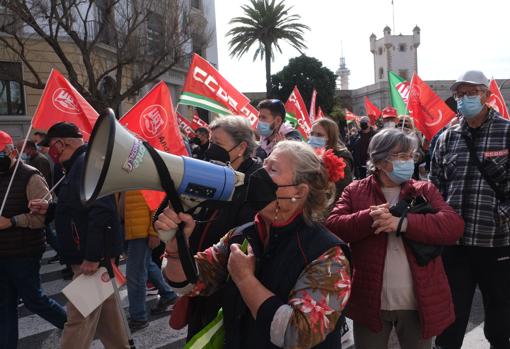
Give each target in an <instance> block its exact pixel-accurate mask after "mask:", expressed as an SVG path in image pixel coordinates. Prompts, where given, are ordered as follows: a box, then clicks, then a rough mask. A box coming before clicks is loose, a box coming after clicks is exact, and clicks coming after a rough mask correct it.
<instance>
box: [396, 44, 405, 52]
mask: <svg viewBox="0 0 510 349" xmlns="http://www.w3.org/2000/svg"><path fill="white" fill-rule="evenodd" d="M398 50H399V51H400V52H406V50H407V46H406V44H399V45H398Z"/></svg>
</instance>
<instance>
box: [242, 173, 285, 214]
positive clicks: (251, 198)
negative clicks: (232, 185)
mask: <svg viewBox="0 0 510 349" xmlns="http://www.w3.org/2000/svg"><path fill="white" fill-rule="evenodd" d="M277 190H278V186H277V185H276V184H275V183H274V182H273V180H272V179H271V176H269V174H268V173H267V171H266V170H265V169H264V168H261V169H258V170H257V171H255V172H253V173H252V174H251V175H250V177H249V178H248V190H247V191H246V202H247V203H248V204H249V205H250V206H251V207H252V208H253V209H254V210H255V211H257V212H258V211H260V210H262V209H263V208H264V207H266V206H267V205H269V204H270V203H271V202H273V201H274V200H276V191H277Z"/></svg>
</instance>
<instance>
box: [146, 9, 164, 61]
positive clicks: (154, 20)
mask: <svg viewBox="0 0 510 349" xmlns="http://www.w3.org/2000/svg"><path fill="white" fill-rule="evenodd" d="M164 36H165V33H164V30H163V16H162V15H161V14H159V13H156V12H152V11H149V13H148V15H147V41H148V44H149V51H150V52H158V51H160V50H163V49H164Z"/></svg>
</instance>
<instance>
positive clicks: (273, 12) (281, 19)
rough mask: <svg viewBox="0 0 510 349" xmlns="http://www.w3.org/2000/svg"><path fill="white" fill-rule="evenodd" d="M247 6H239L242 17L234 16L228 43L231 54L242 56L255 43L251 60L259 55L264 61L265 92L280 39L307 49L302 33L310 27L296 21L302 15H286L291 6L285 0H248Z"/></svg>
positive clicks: (300, 48)
mask: <svg viewBox="0 0 510 349" xmlns="http://www.w3.org/2000/svg"><path fill="white" fill-rule="evenodd" d="M250 2H251V4H250V5H244V6H241V9H242V10H243V12H244V16H242V17H235V18H232V19H231V20H230V24H233V25H238V26H236V27H234V28H232V29H230V30H229V31H228V32H227V36H231V39H230V42H229V48H230V56H231V57H235V56H237V57H241V56H243V55H244V54H245V53H246V52H248V50H249V49H250V48H251V47H252V46H253V44H258V47H257V49H256V50H255V54H254V56H253V60H256V59H257V57H258V56H259V55H260V59H264V58H265V61H266V95H267V97H268V98H269V97H270V93H271V92H270V91H271V60H273V59H274V50H275V49H276V50H278V52H279V53H282V49H281V47H280V40H284V41H286V42H288V43H289V44H290V45H291V46H292V47H294V48H295V49H296V50H298V51H299V52H300V53H301V50H303V49H306V45H305V43H304V38H303V34H304V32H305V30H310V27H308V26H307V25H305V24H302V23H298V22H299V20H300V19H301V16H299V15H296V14H289V12H290V10H291V9H292V7H285V4H284V0H281V1H280V2H278V3H276V0H250Z"/></svg>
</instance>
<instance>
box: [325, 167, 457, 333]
mask: <svg viewBox="0 0 510 349" xmlns="http://www.w3.org/2000/svg"><path fill="white" fill-rule="evenodd" d="M415 195H423V196H424V197H425V198H427V200H428V201H429V202H430V204H431V205H432V207H434V208H436V209H438V212H437V213H434V214H408V216H407V217H408V224H407V230H406V232H405V233H404V234H405V236H406V237H407V238H409V239H412V240H415V241H418V242H422V243H425V244H435V245H453V244H455V242H456V241H457V240H458V239H459V238H460V236H461V235H462V233H463V231H464V221H463V220H462V218H461V217H460V216H459V215H458V214H457V213H456V212H455V211H454V210H453V209H452V208H451V207H450V206H448V204H447V203H445V202H444V200H443V198H442V196H441V194H440V193H439V191H438V190H437V189H436V187H434V185H433V184H431V183H429V182H424V181H415V180H410V181H408V182H406V183H405V184H403V185H402V190H401V192H400V198H401V199H402V198H405V197H409V196H415ZM385 202H386V200H385V198H384V195H383V193H382V191H381V187H380V185H379V183H378V181H377V180H376V178H375V177H374V176H370V177H368V178H365V179H363V180H360V181H355V182H353V183H351V184H350V185H349V186H348V187H347V188H345V190H344V192H343V194H342V197H341V198H340V199H339V200H338V202H337V203H336V205H335V208H334V209H333V210H332V212H331V214H330V216H329V217H328V219H327V223H326V225H327V227H328V228H329V229H330V230H331V231H332V232H333V233H335V234H337V235H338V236H339V237H340V238H342V239H343V240H344V241H345V242H348V243H349V244H350V247H351V250H352V257H353V266H354V275H353V284H352V294H351V298H350V300H349V303H348V305H347V308H346V309H347V310H346V315H347V316H348V317H349V318H351V319H352V320H354V321H356V322H359V323H360V324H362V325H364V326H366V327H368V328H369V329H370V330H371V331H374V332H379V331H381V330H382V322H381V319H380V315H379V314H380V310H381V291H382V282H383V271H384V262H385V259H386V245H387V241H388V237H387V234H386V233H381V234H379V235H375V234H374V229H373V228H372V227H371V226H372V223H373V220H372V217H370V215H369V212H370V208H369V207H370V206H372V205H381V204H384V203H385ZM405 248H406V253H407V259H408V261H409V265H410V268H411V273H412V277H413V284H414V291H415V296H416V301H417V303H418V312H419V314H420V323H421V331H422V337H423V338H430V337H432V336H436V335H438V334H440V333H441V332H442V331H443V330H444V329H445V328H446V327H448V326H449V325H450V324H451V323H452V322H453V321H454V319H455V313H454V307H453V303H452V298H451V293H450V287H449V285H448V279H447V278H446V274H445V271H444V268H443V262H442V260H441V258H435V259H434V260H432V261H430V262H429V263H428V264H427V265H426V266H424V267H420V266H419V265H418V264H417V263H416V258H415V257H414V255H413V254H412V252H411V251H410V250H409V249H408V248H407V246H406V247H405Z"/></svg>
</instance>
